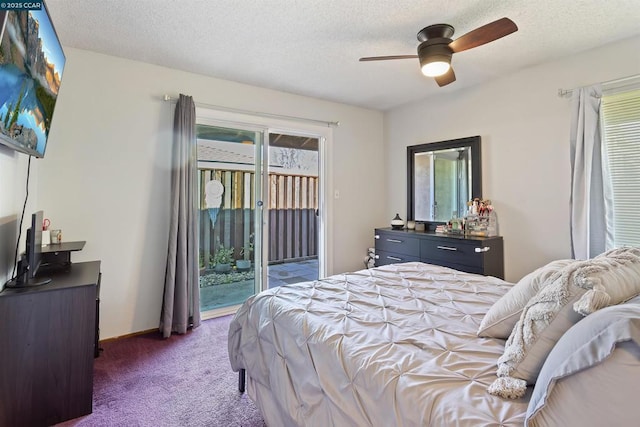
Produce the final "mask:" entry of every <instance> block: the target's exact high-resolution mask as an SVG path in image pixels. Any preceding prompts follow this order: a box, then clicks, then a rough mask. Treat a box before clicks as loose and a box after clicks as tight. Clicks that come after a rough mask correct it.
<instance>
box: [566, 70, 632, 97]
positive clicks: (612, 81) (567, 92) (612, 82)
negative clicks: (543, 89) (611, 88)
mask: <svg viewBox="0 0 640 427" xmlns="http://www.w3.org/2000/svg"><path fill="white" fill-rule="evenodd" d="M637 78H640V74H636V75H633V76H628V77H622V78H620V79H615V80H609V81H607V82H602V83H600V84H601V85H605V86H606V85H612V84H617V83H624V82H626V81H627V80H633V79H637ZM572 93H573V89H558V96H559V97H560V98H564V97H565V96H569V95H571V94H572Z"/></svg>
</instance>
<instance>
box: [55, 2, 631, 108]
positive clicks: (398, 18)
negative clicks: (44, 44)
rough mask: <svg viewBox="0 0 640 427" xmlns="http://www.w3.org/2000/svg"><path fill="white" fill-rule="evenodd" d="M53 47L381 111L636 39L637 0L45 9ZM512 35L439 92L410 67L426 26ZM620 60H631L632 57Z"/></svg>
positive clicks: (462, 66)
mask: <svg viewBox="0 0 640 427" xmlns="http://www.w3.org/2000/svg"><path fill="white" fill-rule="evenodd" d="M46 3H47V5H48V7H49V10H50V13H51V16H52V19H53V22H54V25H55V27H56V30H57V31H58V34H59V36H60V39H61V41H62V43H63V45H64V46H71V47H76V48H80V49H86V50H90V51H94V52H99V53H104V54H107V55H113V56H119V57H123V58H130V59H134V60H138V61H143V62H148V63H151V64H157V65H161V66H165V67H170V68H175V69H179V70H185V71H190V72H194V73H198V74H204V75H208V76H213V77H218V78H222V79H226V80H232V81H237V82H241V83H247V84H251V85H255V86H261V87H265V88H271V89H276V90H281V91H285V92H291V93H296V94H301V95H307V96H312V97H316V98H321V99H327V100H331V101H337V102H342V103H347V104H352V105H357V106H363V107H368V108H374V109H379V110H387V109H390V108H393V107H396V106H398V105H401V104H404V103H407V102H412V101H416V100H418V99H423V98H426V97H429V96H431V95H434V94H437V93H443V92H451V91H457V90H461V89H463V88H464V87H468V86H470V85H476V84H479V83H482V82H484V81H487V80H490V79H493V78H496V77H498V76H500V75H503V74H508V73H511V72H513V71H515V70H518V69H521V68H525V67H529V66H532V65H534V64H538V63H542V62H546V61H550V60H554V59H557V58H561V57H563V56H567V55H572V54H575V53H577V52H580V51H584V50H588V49H591V48H594V47H597V46H601V45H604V44H607V43H610V42H613V41H616V40H620V39H623V38H627V37H631V36H634V35H637V34H640V24H639V22H640V0H441V1H427V0H421V1H417V0H397V1H393V0H135V1H132V0H47V1H46ZM505 16H506V17H508V18H511V19H512V20H513V21H514V22H515V23H516V24H517V25H518V27H519V30H518V31H517V32H516V33H514V34H511V35H509V36H507V37H505V38H502V39H500V40H498V41H495V42H493V43H490V44H487V45H484V46H481V47H478V48H475V49H473V50H469V51H466V52H460V53H457V54H455V55H454V57H453V66H454V69H455V72H456V76H457V81H456V82H454V83H453V84H451V85H449V86H447V87H445V88H439V87H438V86H437V85H436V83H435V82H434V81H433V80H432V79H429V78H426V77H423V76H422V74H421V73H420V70H419V66H418V62H417V60H415V59H413V60H412V59H405V60H397V61H381V62H358V58H360V57H362V56H382V55H396V54H415V53H416V48H417V46H418V41H417V39H416V33H417V32H418V31H419V30H420V29H422V28H423V27H425V26H427V25H431V24H435V23H448V24H451V25H453V26H454V27H455V29H456V33H455V34H454V36H453V39H456V38H458V37H459V36H461V35H463V34H465V33H466V32H468V31H471V30H473V29H474V28H476V27H479V26H481V25H484V24H487V23H489V22H492V21H494V20H496V19H499V18H502V17H505ZM630 54H635V55H638V52H633V53H630Z"/></svg>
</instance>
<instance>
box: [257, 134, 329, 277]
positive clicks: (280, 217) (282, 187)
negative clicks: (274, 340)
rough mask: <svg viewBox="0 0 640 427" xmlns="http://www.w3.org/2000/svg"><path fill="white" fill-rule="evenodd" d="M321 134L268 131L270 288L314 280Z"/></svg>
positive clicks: (317, 273)
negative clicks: (318, 135)
mask: <svg viewBox="0 0 640 427" xmlns="http://www.w3.org/2000/svg"><path fill="white" fill-rule="evenodd" d="M322 142H323V139H322V138H319V137H317V136H309V135H303V134H291V133H284V132H275V131H272V132H271V133H270V134H269V148H268V152H269V162H268V172H269V177H268V186H267V190H266V195H267V200H268V212H267V215H268V231H267V232H266V233H265V237H266V238H267V244H266V245H265V247H266V248H267V258H268V266H267V277H268V281H267V284H268V287H269V288H273V287H276V286H281V285H286V284H290V283H297V282H303V281H308V280H317V279H318V277H319V268H320V265H319V254H320V251H319V248H320V244H319V237H320V228H321V221H320V215H319V214H320V202H321V198H320V188H321V186H322V185H321V184H322V183H321V177H320V146H321V143H322Z"/></svg>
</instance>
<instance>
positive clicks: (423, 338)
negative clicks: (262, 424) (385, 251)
mask: <svg viewBox="0 0 640 427" xmlns="http://www.w3.org/2000/svg"><path fill="white" fill-rule="evenodd" d="M510 286H512V285H511V284H510V283H507V282H504V281H502V280H500V279H497V278H493V277H484V276H479V275H475V274H470V273H462V272H458V271H455V270H451V269H448V268H445V267H439V266H433V265H428V264H422V263H418V262H411V263H404V264H394V265H388V266H383V267H377V268H374V269H370V270H362V271H358V272H355V273H348V274H341V275H336V276H332V277H330V278H327V279H323V280H320V281H315V282H305V283H299V284H294V285H288V286H283V287H279V288H274V289H270V290H268V291H265V292H262V293H260V294H258V295H256V296H254V297H252V298H250V299H249V300H247V302H245V303H244V305H243V306H242V307H241V308H240V310H239V311H238V312H237V313H236V316H235V318H234V319H233V321H232V323H231V326H230V329H229V356H230V360H231V366H232V368H233V369H234V370H239V369H241V368H245V369H246V371H247V375H248V392H249V395H250V396H251V397H252V399H253V400H254V401H255V402H256V403H257V405H258V406H259V407H260V409H261V411H262V413H263V416H264V418H265V421H266V422H267V424H268V425H269V426H272V427H280V426H322V427H328V426H339V427H342V426H385V427H390V426H473V427H476V426H491V425H494V426H522V424H523V420H524V414H525V412H526V409H527V401H528V399H529V393H527V395H526V396H525V398H524V399H521V400H516V401H508V400H503V399H501V398H498V397H494V396H491V395H489V394H488V393H487V390H486V388H487V386H488V385H489V384H491V383H492V382H493V381H494V380H495V379H496V369H497V368H496V361H497V359H498V357H499V356H500V355H501V354H502V352H503V347H504V341H502V340H498V339H488V338H478V337H477V336H476V331H477V329H478V325H479V324H480V321H481V320H482V317H483V316H484V314H485V313H486V312H487V310H488V309H489V307H490V306H491V305H492V304H493V302H495V301H496V300H497V299H498V298H499V297H500V296H502V295H503V294H504V293H505V292H506V291H507V290H508V289H509V287H510Z"/></svg>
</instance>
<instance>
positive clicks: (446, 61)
mask: <svg viewBox="0 0 640 427" xmlns="http://www.w3.org/2000/svg"><path fill="white" fill-rule="evenodd" d="M449 42H450V39H442V38H439V39H436V40H433V41H431V40H429V41H426V42H423V43H421V44H420V46H419V47H418V58H419V59H420V69H421V70H422V74H424V75H425V76H427V77H438V76H441V75H443V74H445V73H446V72H447V71H449V68H451V55H452V52H451V49H450V48H449V46H448V43H449Z"/></svg>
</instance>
